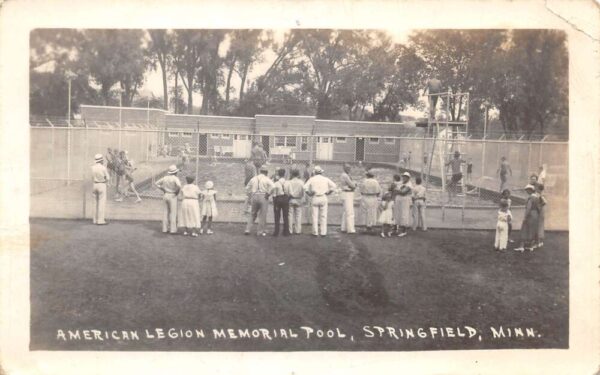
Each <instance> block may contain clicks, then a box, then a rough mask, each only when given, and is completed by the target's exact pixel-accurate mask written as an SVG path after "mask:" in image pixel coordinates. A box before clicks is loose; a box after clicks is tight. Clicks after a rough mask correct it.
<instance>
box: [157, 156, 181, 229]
mask: <svg viewBox="0 0 600 375" xmlns="http://www.w3.org/2000/svg"><path fill="white" fill-rule="evenodd" d="M177 172H179V169H177V166H176V165H171V166H170V167H169V170H168V171H167V175H166V176H164V177H163V178H161V179H160V180H158V181H156V186H157V187H158V188H159V189H160V190H162V191H163V193H165V194H164V196H163V201H164V202H165V206H164V211H163V220H162V231H163V233H167V232H170V233H171V234H176V233H177V195H178V194H179V191H180V190H181V181H179V177H177Z"/></svg>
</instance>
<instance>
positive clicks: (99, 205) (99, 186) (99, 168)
mask: <svg viewBox="0 0 600 375" xmlns="http://www.w3.org/2000/svg"><path fill="white" fill-rule="evenodd" d="M94 161H95V163H94V165H92V182H93V187H92V194H93V195H94V201H95V202H96V209H95V210H94V214H93V217H92V222H93V223H94V224H97V225H105V224H106V221H105V219H104V213H105V210H106V184H108V182H109V181H110V176H109V175H108V170H107V169H106V167H105V166H104V157H103V156H102V154H96V155H95V156H94Z"/></svg>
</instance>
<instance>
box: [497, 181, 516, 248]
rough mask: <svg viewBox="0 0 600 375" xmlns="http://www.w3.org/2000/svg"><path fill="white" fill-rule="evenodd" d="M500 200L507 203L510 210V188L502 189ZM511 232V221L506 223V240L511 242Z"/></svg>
mask: <svg viewBox="0 0 600 375" xmlns="http://www.w3.org/2000/svg"><path fill="white" fill-rule="evenodd" d="M502 202H506V204H507V205H508V210H509V211H510V209H511V208H512V200H511V199H510V190H509V189H504V190H502V195H501V197H500V203H502ZM511 233H512V222H510V223H508V242H510V243H513V242H515V241H514V240H511V239H510V235H511Z"/></svg>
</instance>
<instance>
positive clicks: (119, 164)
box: [106, 148, 142, 203]
mask: <svg viewBox="0 0 600 375" xmlns="http://www.w3.org/2000/svg"><path fill="white" fill-rule="evenodd" d="M106 168H107V169H108V173H109V176H110V177H111V178H110V180H109V181H107V183H108V184H110V181H115V201H117V202H122V201H123V200H124V198H127V197H128V196H129V191H130V190H131V191H132V192H133V193H134V194H135V196H136V202H137V203H139V202H141V201H142V198H140V195H139V194H138V192H137V190H136V189H135V184H134V178H133V172H134V171H135V170H136V169H137V168H135V167H134V165H133V160H131V159H130V158H129V153H128V152H127V151H126V150H117V149H112V148H108V149H107V150H106ZM122 183H124V187H122V186H121V185H122ZM122 189H123V190H122Z"/></svg>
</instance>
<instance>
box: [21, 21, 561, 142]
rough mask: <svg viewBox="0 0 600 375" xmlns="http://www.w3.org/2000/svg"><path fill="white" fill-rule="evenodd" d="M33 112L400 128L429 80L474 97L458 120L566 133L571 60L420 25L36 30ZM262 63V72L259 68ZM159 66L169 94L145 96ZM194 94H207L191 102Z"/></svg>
mask: <svg viewBox="0 0 600 375" xmlns="http://www.w3.org/2000/svg"><path fill="white" fill-rule="evenodd" d="M30 38H31V44H30V45H31V47H30V50H31V53H30V80H31V85H30V87H31V89H30V111H31V113H32V114H44V115H61V114H63V115H64V114H65V113H66V107H67V99H66V96H67V93H66V90H67V84H68V83H67V82H68V78H66V77H67V76H68V72H72V73H71V74H73V73H74V75H73V77H75V78H72V81H71V83H72V86H73V87H72V104H73V108H75V110H76V109H77V107H78V105H79V104H103V105H115V104H118V102H119V100H118V98H119V96H120V99H121V100H120V101H121V103H122V105H123V106H130V105H133V104H140V103H142V102H143V100H146V101H147V102H148V101H151V102H152V103H151V105H152V107H162V108H164V109H166V110H171V111H173V112H177V113H183V112H187V113H200V114H214V115H240V116H253V115H255V114H257V113H262V114H289V115H294V114H303V115H315V116H316V117H317V118H322V119H350V120H370V121H402V120H403V117H402V116H403V112H405V111H407V110H412V112H415V110H416V111H423V113H424V114H425V101H424V100H423V97H422V93H423V89H424V86H425V82H426V80H427V79H428V78H429V77H431V76H433V75H435V76H437V77H438V78H439V80H440V81H441V82H442V84H443V86H444V89H445V90H450V91H452V92H454V93H457V92H463V93H469V94H470V102H469V103H464V102H462V101H460V100H456V101H455V100H450V101H449V103H448V104H449V107H450V116H451V119H453V120H454V119H457V118H458V117H460V116H464V115H465V114H466V110H467V105H468V115H469V121H470V128H471V129H472V130H473V131H478V130H480V129H481V127H482V122H483V114H484V112H487V111H486V110H485V109H486V108H487V109H490V108H491V109H493V110H494V111H493V113H494V114H496V116H497V121H498V123H499V124H500V125H499V126H501V130H502V132H504V133H505V134H507V135H511V134H518V133H525V134H531V133H534V132H536V133H541V134H546V133H548V132H563V133H564V132H567V131H568V120H567V119H568V53H567V47H566V36H565V33H564V32H562V31H557V30H419V31H415V32H413V33H411V34H410V35H409V36H408V38H407V39H406V41H403V42H399V41H396V40H394V39H393V37H392V36H391V35H388V34H387V33H386V32H384V31H379V30H334V29H294V30H289V31H287V32H286V33H285V34H277V33H276V32H275V31H273V30H259V29H248V30H242V29H238V30H190V29H186V30H91V29H90V30H87V29H84V30H75V29H68V30H67V29H37V30H34V31H32V33H31V36H30ZM258 68H260V69H258ZM153 70H154V71H159V72H160V73H161V78H162V96H158V97H154V96H152V97H145V96H143V95H141V94H140V92H139V91H140V88H141V87H142V86H143V84H144V82H145V80H146V79H147V77H148V74H149V73H150V72H151V71H153ZM194 96H196V97H200V98H201V100H200V102H199V103H194Z"/></svg>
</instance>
